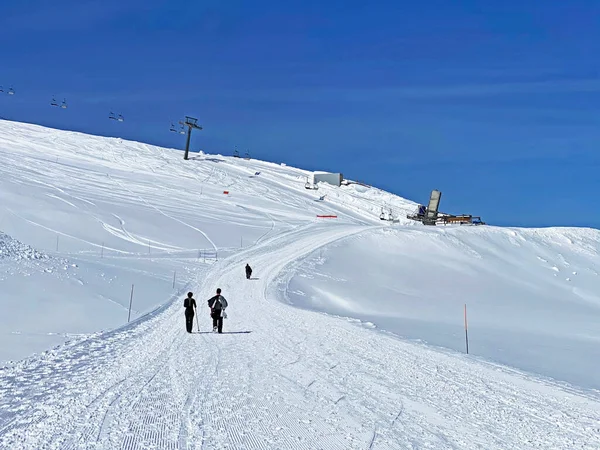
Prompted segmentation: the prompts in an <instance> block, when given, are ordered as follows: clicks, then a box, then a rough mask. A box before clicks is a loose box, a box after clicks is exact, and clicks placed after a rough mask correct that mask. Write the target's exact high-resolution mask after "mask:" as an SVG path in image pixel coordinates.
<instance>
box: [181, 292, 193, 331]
mask: <svg viewBox="0 0 600 450" xmlns="http://www.w3.org/2000/svg"><path fill="white" fill-rule="evenodd" d="M193 295H194V293H193V292H188V294H187V298H186V299H185V300H184V301H183V307H184V308H185V328H186V329H187V332H188V333H191V332H192V327H193V326H194V308H196V300H194V298H193V297H192V296H193Z"/></svg>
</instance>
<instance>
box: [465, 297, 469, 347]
mask: <svg viewBox="0 0 600 450" xmlns="http://www.w3.org/2000/svg"><path fill="white" fill-rule="evenodd" d="M465 342H466V344H467V355H468V354H469V331H468V327H467V304H466V303H465Z"/></svg>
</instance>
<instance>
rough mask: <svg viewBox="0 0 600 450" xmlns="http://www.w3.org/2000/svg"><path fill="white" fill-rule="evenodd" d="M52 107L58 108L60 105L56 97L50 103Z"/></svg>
mask: <svg viewBox="0 0 600 450" xmlns="http://www.w3.org/2000/svg"><path fill="white" fill-rule="evenodd" d="M50 106H58V103H57V101H56V99H55V98H54V97H52V101H51V102H50Z"/></svg>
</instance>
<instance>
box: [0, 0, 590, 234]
mask: <svg viewBox="0 0 600 450" xmlns="http://www.w3.org/2000/svg"><path fill="white" fill-rule="evenodd" d="M599 17H600V2H598V1H577V0H574V1H570V2H564V1H558V0H547V1H544V2H540V1H518V2H517V1H513V0H507V1H502V2H491V1H474V0H463V1H461V2H453V1H449V0H448V1H425V2H403V1H399V0H396V1H378V2H363V1H361V2H357V1H353V0H347V1H311V0H304V1H295V0H290V1H285V2H281V1H273V0H268V1H263V0H257V1H254V2H241V1H221V2H198V1H191V0H179V1H177V2H174V1H168V0H146V1H139V0H128V1H115V0H104V1H90V0H78V1H71V0H65V1H61V0H58V1H55V2H47V1H41V0H32V1H26V0H18V1H17V0H8V1H6V0H5V1H4V2H3V10H2V14H1V16H0V42H2V43H3V45H2V56H1V59H0V61H1V64H0V85H3V86H4V87H5V88H7V87H10V86H13V87H14V89H15V91H16V92H17V95H15V96H12V97H9V96H6V95H0V116H3V117H7V118H10V119H13V120H19V121H25V122H33V123H39V124H42V125H47V126H52V127H58V128H64V129H74V130H79V131H84V132H89V133H94V134H100V135H108V136H120V137H123V138H127V139H134V140H141V141H146V142H151V143H154V144H158V145H164V146H168V147H175V148H182V147H183V145H184V136H181V135H178V134H175V133H170V132H169V126H170V123H171V122H172V121H176V120H178V119H180V118H181V117H183V116H184V115H186V114H187V115H192V116H195V117H198V119H199V123H201V124H202V125H203V127H204V130H203V131H201V132H200V133H197V134H196V136H195V137H194V138H193V142H192V148H193V149H194V150H198V149H203V150H204V151H206V152H209V153H222V154H231V152H232V151H233V149H234V147H235V146H237V148H238V149H239V150H240V151H241V152H245V151H246V150H249V151H250V153H251V155H252V156H254V157H256V158H260V159H266V160H270V161H277V162H279V161H283V162H286V163H288V164H290V165H296V166H299V167H302V168H306V169H321V170H333V171H341V172H343V173H344V175H345V176H347V177H348V178H352V179H360V180H363V181H365V182H368V183H371V184H374V185H377V186H379V187H383V188H386V189H388V190H390V191H392V192H395V193H397V194H399V195H402V196H405V197H407V198H410V199H412V200H415V201H418V202H426V201H427V198H428V195H429V192H430V191H431V189H440V190H441V191H442V192H443V196H442V203H441V209H442V210H443V211H445V212H450V213H471V214H474V215H481V216H482V218H483V219H484V220H486V221H487V222H489V223H492V224H497V225H519V226H549V225H577V226H593V227H596V228H600V208H598V205H600V201H598V200H597V199H596V197H595V194H596V193H597V192H600V176H599V173H598V172H599V170H600V151H599V147H598V145H599V142H600V127H599V125H600V114H599V112H600V111H599V109H600V108H599V106H598V105H599V104H600V77H599V75H600V62H599V61H600V60H599V59H598V55H600V27H599V26H598V25H599V21H600V19H599ZM53 96H56V98H57V99H58V100H62V99H63V98H66V100H67V102H68V104H69V108H68V109H67V110H61V109H57V108H52V107H50V105H49V103H50V100H51V99H52V97H53ZM111 110H112V111H114V112H115V113H121V114H123V115H124V116H125V118H126V121H125V122H123V123H118V122H115V121H111V120H109V119H108V113H109V112H110V111H111ZM588 195H590V196H591V198H590V199H587V196H588ZM590 206H591V208H590Z"/></svg>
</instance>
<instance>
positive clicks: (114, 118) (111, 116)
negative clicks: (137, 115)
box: [108, 111, 117, 120]
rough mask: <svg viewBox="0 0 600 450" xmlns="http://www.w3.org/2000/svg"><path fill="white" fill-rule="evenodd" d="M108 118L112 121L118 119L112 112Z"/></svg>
mask: <svg viewBox="0 0 600 450" xmlns="http://www.w3.org/2000/svg"><path fill="white" fill-rule="evenodd" d="M108 118H109V119H110V120H117V118H116V117H115V114H114V113H113V112H112V111H111V112H110V114H109V115H108Z"/></svg>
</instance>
